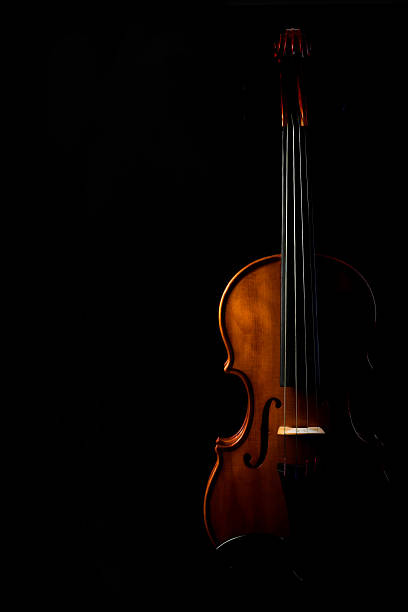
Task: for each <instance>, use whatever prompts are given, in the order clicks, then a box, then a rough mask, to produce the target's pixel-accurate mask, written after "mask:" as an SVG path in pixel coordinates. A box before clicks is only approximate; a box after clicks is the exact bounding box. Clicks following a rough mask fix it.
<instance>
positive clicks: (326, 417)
mask: <svg viewBox="0 0 408 612" xmlns="http://www.w3.org/2000/svg"><path fill="white" fill-rule="evenodd" d="M309 55H310V47H309V45H308V43H307V41H306V40H305V38H304V37H303V34H302V32H301V31H300V30H299V29H291V28H289V29H287V30H285V32H284V33H283V34H282V35H281V36H280V38H279V41H278V42H277V44H276V45H275V59H276V60H277V64H278V66H279V72H280V75H279V76H280V83H281V120H282V241H281V253H280V254H279V255H274V256H269V257H264V258H262V259H259V260H257V261H254V262H253V263H251V264H249V265H248V266H246V267H245V268H243V269H242V270H241V271H240V272H238V273H237V274H236V275H235V276H234V277H233V278H232V280H231V281H230V283H229V284H228V286H227V287H226V289H225V291H224V294H223V296H222V299H221V303H220V308H219V324H220V329H221V334H222V337H223V340H224V343H225V346H226V349H227V361H226V364H225V371H226V372H227V373H231V374H235V375H237V376H239V377H240V379H241V380H242V382H243V384H244V385H245V387H246V391H247V394H248V405H247V410H246V415H245V418H244V420H243V423H242V425H241V427H240V428H239V430H238V431H237V432H236V433H235V434H234V435H232V436H229V437H220V438H218V439H217V441H216V446H215V451H216V455H217V460H216V464H215V466H214V468H213V470H212V472H211V475H210V477H209V481H208V484H207V488H206V492H205V497H204V520H205V526H206V529H207V532H208V535H209V537H210V539H211V541H212V543H213V544H214V546H215V547H216V548H217V549H223V550H225V549H226V548H228V546H227V547H225V546H224V545H225V544H227V543H231V542H236V540H238V539H240V540H241V541H242V539H244V538H246V537H247V536H271V537H272V538H274V539H275V541H284V542H294V543H295V544H294V547H295V549H296V551H299V550H300V551H301V553H302V554H305V555H306V557H307V559H306V562H305V565H306V566H308V567H310V566H311V565H314V564H313V563H310V556H311V554H312V551H315V552H316V557H315V558H316V559H317V560H318V561H319V563H320V570H325V569H326V568H327V567H330V565H331V564H330V562H328V560H329V559H333V555H336V554H337V551H339V550H340V548H341V547H343V550H344V547H347V545H348V544H351V543H353V546H354V543H355V541H356V540H357V539H358V540H359V541H360V542H362V541H364V542H365V544H364V545H363V546H362V547H361V548H365V549H366V551H368V550H372V546H373V543H374V542H375V538H374V537H373V532H375V518H374V517H375V512H374V511H373V509H375V507H376V505H378V498H377V497H376V495H377V491H378V486H377V485H378V482H379V480H378V479H379V478H380V479H381V478H382V476H383V474H381V469H378V468H379V467H380V465H381V458H379V456H378V437H377V436H376V434H374V433H373V430H372V424H373V420H375V419H373V418H372V417H373V416H374V417H377V415H378V412H377V410H378V407H379V406H380V407H381V403H382V402H381V399H380V398H377V397H375V385H374V384H373V382H374V381H373V366H372V361H371V360H370V352H371V349H372V347H373V332H374V329H375V321H376V305H375V300H374V296H373V292H372V291H371V288H370V286H369V284H368V283H367V281H366V280H365V278H364V277H363V276H362V275H361V274H360V273H359V272H358V271H357V270H356V269H355V268H353V267H352V266H351V265H349V264H347V263H345V262H343V261H340V260H339V259H336V258H335V257H331V256H325V255H319V254H318V253H317V252H316V249H315V237H314V222H313V210H312V206H311V198H310V190H309V173H308V167H309V163H308V138H309V123H308V111H307V104H306V96H305V82H304V81H305V78H304V76H305V71H304V65H305V62H307V61H308V57H309ZM372 413H373V414H372ZM246 541H248V540H246ZM334 541H335V543H334ZM347 543H348V544H347ZM266 548H267V551H266V554H267V558H268V560H269V559H270V557H271V554H270V548H269V546H267V547H266ZM317 551H319V552H317ZM322 551H325V552H324V553H323V552H322ZM295 554H296V555H297V552H296V553H295ZM247 556H251V555H247ZM252 556H254V555H252ZM272 556H273V555H272ZM349 556H350V555H349ZM255 557H256V555H255ZM276 557H277V558H279V559H281V557H282V555H281V554H280V553H278V554H277V555H276ZM367 557H370V558H371V559H373V558H374V555H373V554H371V552H368V555H366V558H367ZM353 561H354V562H355V568H356V570H358V567H360V566H361V563H360V562H359V561H358V559H357V552H356V550H355V549H353ZM289 564H290V566H292V567H293V565H292V561H290V562H289ZM324 566H326V567H324ZM320 570H319V571H320ZM356 575H357V571H356Z"/></svg>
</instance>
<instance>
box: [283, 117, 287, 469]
mask: <svg viewBox="0 0 408 612" xmlns="http://www.w3.org/2000/svg"><path fill="white" fill-rule="evenodd" d="M282 165H283V172H282V195H283V197H282V223H283V224H284V226H285V230H284V236H285V241H284V244H283V245H282V255H283V256H284V257H283V258H282V263H283V265H284V270H283V273H284V309H285V311H284V319H285V320H284V358H283V457H284V464H286V383H287V381H286V376H287V348H286V347H287V326H288V313H287V307H288V298H287V296H288V267H287V255H288V126H286V134H285V130H282ZM285 469H286V466H285V467H284V470H285Z"/></svg>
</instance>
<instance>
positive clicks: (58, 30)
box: [44, 2, 407, 607]
mask: <svg viewBox="0 0 408 612" xmlns="http://www.w3.org/2000/svg"><path fill="white" fill-rule="evenodd" d="M405 17H406V11H405V9H404V8H403V7H402V6H397V5H392V4H391V3H377V4H369V3H353V4H350V3H333V4H332V3H308V2H304V3H301V6H299V5H297V3H285V4H284V3H273V2H271V3H265V4H264V5H262V4H260V5H257V6H248V5H245V4H242V5H239V3H238V4H230V5H220V6H219V7H217V8H208V7H207V8H206V9H204V8H198V7H196V8H195V9H192V8H191V7H190V8H184V7H181V6H176V7H174V6H172V7H171V8H169V7H168V8H167V9H163V8H159V7H158V6H157V7H155V6H154V5H152V6H151V9H150V10H146V9H136V8H135V9H133V10H128V11H123V12H121V11H119V10H116V11H114V12H113V11H112V9H109V10H108V9H106V10H103V9H98V10H96V9H92V10H91V9H89V10H84V8H83V6H82V8H81V9H75V8H73V7H72V6H71V7H70V8H62V7H60V8H59V9H58V10H57V9H53V10H52V11H51V13H50V14H49V15H48V26H47V35H46V43H47V50H48V66H49V138H48V147H49V159H48V168H47V171H48V172H47V174H48V178H47V182H48V185H49V188H50V202H51V204H52V208H51V211H52V212H51V214H50V219H49V226H50V233H49V236H50V238H51V243H52V244H51V247H50V250H49V255H48V265H49V270H50V275H49V281H48V290H49V295H50V299H49V300H48V302H47V312H46V315H47V318H48V322H49V323H50V328H51V349H50V357H51V358H50V362H51V363H50V369H49V374H50V376H49V378H48V381H49V380H51V390H52V393H53V398H54V402H53V410H52V414H51V417H50V435H49V436H48V443H49V449H48V450H49V452H48V458H49V461H48V465H47V469H46V492H45V500H46V504H45V508H46V509H45V515H46V516H45V518H46V522H47V527H48V529H49V532H50V533H51V538H50V540H51V550H50V561H51V563H50V565H51V567H52V572H51V574H47V576H46V577H45V578H44V580H45V581H46V582H47V589H48V590H49V589H50V585H51V592H53V593H54V597H55V599H56V601H58V600H64V599H66V598H70V597H74V598H76V597H78V596H79V595H80V596H81V597H84V596H86V597H89V598H90V599H91V600H93V601H95V600H96V599H97V600H98V601H105V600H111V599H112V601H116V602H117V601H119V600H123V599H126V601H128V602H130V603H131V604H136V603H137V602H138V600H139V598H140V597H141V593H144V594H146V593H147V594H149V595H150V597H151V600H150V602H151V603H157V602H158V601H169V600H172V601H173V600H174V602H178V603H179V605H183V595H182V594H183V593H184V592H185V589H186V586H187V585H191V584H192V585H193V586H194V587H195V589H196V593H197V596H198V598H205V597H208V599H209V600H211V589H210V588H209V586H208V585H210V584H211V582H212V576H213V571H214V570H213V565H212V561H213V557H212V547H211V544H210V542H209V540H208V537H207V535H206V533H205V530H204V525H203V518H202V500H203V495H204V490H205V485H206V482H207V479H208V476H209V473H210V471H211V468H212V466H213V463H214V461H215V454H214V450H213V449H214V443H215V439H216V437H217V436H218V435H227V434H230V433H233V432H234V431H236V429H237V428H238V426H239V425H240V423H241V421H242V416H243V414H244V411H245V406H246V397H245V392H244V390H243V388H242V385H241V383H240V382H239V380H238V379H236V377H228V376H225V374H224V372H223V363H224V361H225V357H226V353H225V348H224V346H223V343H222V340H221V337H220V335H219V330H218V321H217V315H218V303H219V299H220V297H221V294H222V291H223V289H224V287H225V285H226V284H227V282H228V281H229V279H230V278H231V277H232V276H233V275H234V274H235V273H236V272H237V271H238V270H239V269H240V268H241V267H243V266H244V265H246V264H247V263H249V262H251V261H252V260H254V259H257V258H259V257H263V256H266V255H269V254H274V253H278V252H279V251H280V214H281V210H280V193H281V192H280V189H281V174H280V173H281V166H280V164H281V160H280V156H281V140H280V115H279V88H278V87H279V85H278V79H277V73H276V67H275V66H274V65H273V62H272V59H271V58H272V44H273V41H274V40H275V39H276V37H277V35H279V33H280V31H281V29H282V28H283V27H286V26H289V27H293V26H300V27H303V28H304V29H305V31H306V32H307V34H308V36H309V38H310V40H311V41H312V50H313V64H312V69H311V76H310V78H311V81H310V85H311V86H310V90H311V94H310V112H311V124H312V127H313V134H312V138H313V140H312V146H311V163H312V198H313V204H314V207H315V211H316V234H317V243H318V250H319V251H320V252H322V253H327V254H330V255H333V256H335V257H338V258H340V259H344V260H345V261H347V262H349V263H351V264H352V265H353V266H355V267H356V268H357V269H358V270H360V272H361V273H362V274H363V275H364V276H365V277H366V278H367V279H368V281H369V282H370V284H371V286H372V288H373V291H374V294H375V296H376V302H377V309H378V329H377V350H376V353H375V356H374V358H375V359H374V360H375V365H376V368H377V372H378V376H377V379H378V381H379V392H378V393H379V396H378V402H379V405H380V406H381V409H380V411H379V412H380V416H381V421H380V424H379V426H380V430H381V431H380V433H381V435H382V437H383V439H384V440H385V441H386V442H387V444H388V448H389V460H390V465H389V473H390V474H391V475H392V478H393V482H394V484H393V485H392V486H393V487H394V488H398V484H399V477H398V476H397V472H398V465H399V459H400V457H399V451H398V449H399V446H398V444H397V442H396V436H397V434H396V432H395V430H394V426H395V425H398V429H400V428H399V425H400V424H401V423H402V419H403V407H402V406H403V404H402V401H401V387H402V388H403V385H401V382H403V381H404V380H405V363H406V360H405V358H404V357H403V356H402V358H401V349H402V347H403V346H404V344H405V337H406V326H405V324H404V323H403V317H404V314H405V304H404V295H405V263H406V255H405V241H406V227H405V221H404V213H405V207H406V198H405V185H406V147H405V144H404V143H405V142H406V138H407V127H406V123H407V121H406V99H405V84H406V78H405V74H406V60H407V44H406V25H405V24H406V21H405ZM402 355H403V354H402ZM47 384H48V385H49V384H50V383H49V382H48V383H47ZM401 437H402V436H401ZM400 452H401V453H402V454H403V452H402V451H400ZM380 559H381V556H380ZM379 562H382V561H379ZM384 562H385V561H384ZM147 585H148V586H147ZM146 587H147V588H146ZM187 607H188V605H187Z"/></svg>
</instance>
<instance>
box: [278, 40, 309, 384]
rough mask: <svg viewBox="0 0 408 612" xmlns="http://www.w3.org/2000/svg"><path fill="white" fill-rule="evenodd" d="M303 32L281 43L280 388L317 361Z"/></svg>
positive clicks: (279, 45)
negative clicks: (301, 365)
mask: <svg viewBox="0 0 408 612" xmlns="http://www.w3.org/2000/svg"><path fill="white" fill-rule="evenodd" d="M308 54H309V49H308V47H307V46H306V43H305V41H304V39H303V38H302V35H301V34H300V31H299V30H287V31H286V39H285V38H284V39H282V40H281V42H280V43H279V44H278V45H277V57H278V62H279V64H280V82H281V119H282V247H281V376H280V379H281V380H280V382H281V386H287V387H291V386H296V387H301V386H302V383H303V382H304V381H302V380H301V373H299V375H298V372H297V365H296V364H297V363H300V362H303V363H304V362H305V361H306V362H308V363H310V364H313V366H311V367H313V368H314V377H315V379H316V380H317V379H318V373H319V367H318V354H317V351H318V340H317V297H316V266H315V243H314V228H313V211H312V205H311V200H310V187H309V175H308V170H309V160H308V148H307V136H308V130H309V128H308V112H307V103H306V95H305V79H304V70H303V69H304V62H305V57H307V55H308Z"/></svg>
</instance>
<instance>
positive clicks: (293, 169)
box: [292, 121, 298, 464]
mask: <svg viewBox="0 0 408 612" xmlns="http://www.w3.org/2000/svg"><path fill="white" fill-rule="evenodd" d="M292 182H293V284H294V324H295V330H294V332H295V333H294V348H295V427H296V452H295V456H296V464H297V457H298V452H297V451H298V360H297V357H298V355H297V274H296V173H295V124H294V121H292Z"/></svg>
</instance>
